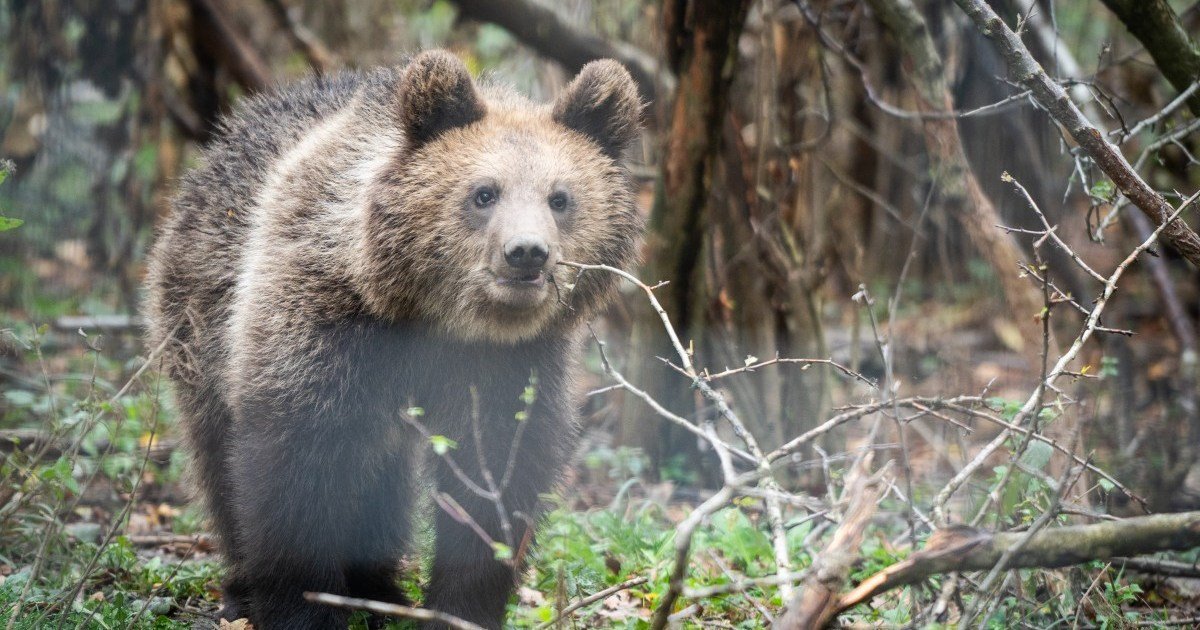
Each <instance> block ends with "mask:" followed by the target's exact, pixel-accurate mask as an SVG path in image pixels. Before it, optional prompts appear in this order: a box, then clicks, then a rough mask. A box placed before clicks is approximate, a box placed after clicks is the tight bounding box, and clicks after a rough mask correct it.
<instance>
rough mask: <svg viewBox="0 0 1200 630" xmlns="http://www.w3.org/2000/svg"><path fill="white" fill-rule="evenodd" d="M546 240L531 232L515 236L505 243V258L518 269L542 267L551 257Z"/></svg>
mask: <svg viewBox="0 0 1200 630" xmlns="http://www.w3.org/2000/svg"><path fill="white" fill-rule="evenodd" d="M549 250H550V248H549V247H547V246H546V241H544V240H542V239H541V238H539V237H537V236H533V235H531V234H522V235H520V236H514V237H512V238H511V239H509V240H508V242H507V243H505V244H504V260H505V261H506V262H508V264H509V266H510V267H515V268H517V269H540V268H542V266H544V265H545V264H546V259H547V258H549V257H550V251H549Z"/></svg>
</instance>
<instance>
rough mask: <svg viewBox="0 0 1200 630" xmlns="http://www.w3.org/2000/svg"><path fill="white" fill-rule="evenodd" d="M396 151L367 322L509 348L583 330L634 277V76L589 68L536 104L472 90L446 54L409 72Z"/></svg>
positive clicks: (371, 253) (608, 65)
mask: <svg viewBox="0 0 1200 630" xmlns="http://www.w3.org/2000/svg"><path fill="white" fill-rule="evenodd" d="M397 91H398V93H397V100H396V103H397V105H396V108H397V111H396V112H394V114H395V120H396V123H397V124H398V125H399V127H400V131H401V133H402V135H403V140H402V141H401V142H400V143H399V146H398V147H397V149H396V152H395V155H394V156H391V157H390V158H389V159H388V162H387V164H388V166H387V168H386V169H384V171H383V173H382V175H381V177H380V178H379V181H377V182H375V184H374V186H373V190H372V191H371V192H370V199H371V205H370V209H369V213H370V214H369V216H368V220H367V234H366V235H365V241H364V242H365V247H366V250H367V251H366V254H367V256H366V257H365V264H366V266H367V267H368V270H367V287H366V290H365V291H364V294H365V296H366V299H367V302H368V305H369V306H370V308H372V310H374V311H376V312H377V313H378V314H380V315H383V316H385V317H390V318H393V319H395V320H399V321H404V320H410V321H413V320H416V321H420V322H423V323H426V324H430V325H432V326H433V327H434V328H436V329H438V330H440V331H442V332H443V333H446V334H449V335H451V336H453V337H455V338H459V339H464V340H471V341H475V340H480V341H491V342H496V343H515V342H518V341H521V340H525V339H530V338H533V337H536V336H537V335H539V334H542V333H544V332H546V331H548V330H551V329H553V328H554V327H556V326H561V325H570V324H571V323H573V322H577V321H579V318H581V317H587V316H588V315H589V314H590V313H591V312H593V311H594V310H595V309H596V308H597V306H599V305H600V304H602V303H603V302H604V301H605V300H607V299H608V297H609V296H610V294H611V293H612V287H613V286H614V284H615V278H614V277H613V276H612V274H609V273H604V272H598V271H589V272H585V273H583V274H580V273H579V272H578V270H576V269H574V268H570V267H566V266H563V265H559V263H560V262H562V261H571V262H577V263H585V264H604V265H610V266H613V267H617V268H621V269H626V268H628V267H629V266H630V265H631V264H632V263H633V262H634V259H635V258H636V252H637V250H638V245H639V239H640V238H641V232H642V221H641V218H640V216H639V215H638V212H637V209H636V207H635V205H634V198H633V190H632V184H631V181H630V177H629V174H628V171H627V169H626V168H625V166H624V165H623V164H622V161H621V154H622V152H623V151H624V150H625V148H626V147H627V145H628V144H629V143H630V142H632V141H633V140H634V138H635V137H636V135H637V134H638V132H639V129H640V124H641V120H640V119H641V109H642V104H641V101H640V99H639V97H638V94H637V89H636V86H635V84H634V82H633V79H632V78H631V77H630V75H629V72H628V71H626V70H625V68H623V67H622V66H621V65H620V64H618V63H616V62H614V61H608V60H605V61H596V62H592V63H589V64H588V65H586V66H584V67H583V69H582V70H581V71H580V72H579V75H578V76H577V77H575V79H574V80H573V81H572V82H571V83H570V84H569V85H568V86H567V87H566V88H565V90H564V91H563V92H562V94H560V95H559V96H558V97H557V99H555V100H554V101H553V102H552V103H550V104H547V105H538V104H533V103H531V102H529V101H528V100H526V99H524V98H522V97H520V96H518V95H516V94H515V93H513V92H512V91H511V90H508V89H505V88H503V87H498V86H489V85H477V84H476V83H475V82H474V81H473V80H472V78H471V76H470V74H469V73H468V72H467V69H466V67H465V66H464V65H463V64H462V62H461V61H459V60H458V59H457V58H456V57H454V56H453V55H451V54H449V53H447V52H444V51H430V52H426V53H423V54H421V55H419V56H417V57H416V58H415V59H413V60H412V61H411V62H410V63H409V64H408V66H407V67H405V68H404V70H403V71H402V74H401V77H400V79H399V82H398V85H397Z"/></svg>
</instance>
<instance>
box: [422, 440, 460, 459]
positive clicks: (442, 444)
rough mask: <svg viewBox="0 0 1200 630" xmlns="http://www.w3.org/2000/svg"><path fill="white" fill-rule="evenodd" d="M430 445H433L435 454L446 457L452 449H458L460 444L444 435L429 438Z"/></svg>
mask: <svg viewBox="0 0 1200 630" xmlns="http://www.w3.org/2000/svg"><path fill="white" fill-rule="evenodd" d="M429 443H430V444H432V445H433V452H434V453H437V454H438V455H445V454H446V453H448V452H450V451H451V450H452V449H456V448H458V442H455V441H454V440H451V439H450V438H448V437H446V436H444V435H431V436H429Z"/></svg>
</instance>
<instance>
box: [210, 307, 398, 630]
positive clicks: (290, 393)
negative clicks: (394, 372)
mask: <svg viewBox="0 0 1200 630" xmlns="http://www.w3.org/2000/svg"><path fill="white" fill-rule="evenodd" d="M368 332H369V331H368ZM320 339H321V343H320V344H311V346H306V345H302V346H301V347H302V348H303V347H312V348H314V350H313V351H311V352H309V353H306V354H298V355H297V356H292V357H285V358H283V359H281V360H278V361H273V362H270V363H267V362H262V363H258V364H257V365H256V368H258V369H259V370H260V371H259V372H258V376H257V378H255V379H253V380H250V381H247V382H246V383H245V384H244V385H243V387H244V389H242V390H240V391H239V392H238V393H239V396H238V397H237V404H236V406H235V427H234V431H233V435H232V436H231V440H230V452H229V461H228V465H229V469H230V473H231V479H232V484H231V485H232V486H233V488H234V489H235V496H234V509H235V510H236V519H235V520H236V523H237V542H238V549H239V550H240V553H241V558H240V562H239V565H238V567H237V570H238V575H239V578H240V581H241V583H243V584H246V585H249V588H250V589H251V592H250V594H249V596H248V597H247V600H248V602H249V616H250V620H251V621H252V622H253V623H254V626H255V628H257V629H258V630H272V629H275V628H280V629H287V630H309V629H311V630H317V629H321V630H324V629H327V628H338V629H342V628H345V627H346V624H347V617H348V613H347V612H346V611H344V610H340V609H336V608H332V607H329V606H325V605H320V604H313V603H309V602H307V601H305V600H304V597H303V594H304V593H305V592H306V591H311V592H326V593H332V594H335V595H345V596H351V597H362V598H368V599H377V600H384V601H390V602H395V603H401V602H403V601H404V598H403V594H402V592H401V591H400V589H399V587H398V586H397V585H396V583H395V578H396V572H397V568H398V566H399V559H400V556H401V554H402V553H403V551H404V548H405V545H406V543H407V539H408V536H409V530H410V516H411V514H412V510H413V507H412V503H413V489H414V486H415V477H414V474H415V473H414V470H413V468H414V466H413V464H414V461H413V460H414V457H413V450H412V449H413V448H414V444H415V440H414V438H413V436H412V435H411V434H410V433H411V431H412V430H411V428H409V427H407V425H405V424H404V423H403V422H402V421H401V420H400V418H399V415H398V412H397V402H396V400H395V397H394V391H393V390H395V387H396V386H395V384H394V383H393V382H392V381H391V380H389V378H388V377H387V374H388V372H387V370H386V360H389V359H390V358H391V357H392V356H395V355H393V354H389V353H383V354H381V350H380V348H384V349H385V350H386V349H387V348H386V346H385V344H382V343H380V342H378V341H376V340H377V336H375V335H369V334H367V333H364V332H362V331H360V330H357V329H350V330H337V329H335V330H326V331H323V334H322V335H321V336H320ZM281 346H282V344H281ZM292 347H295V346H292ZM297 365H303V366H304V368H305V369H303V370H298V369H297V368H296V366H297ZM279 366H281V367H279ZM297 374H299V377H298V376H297ZM304 377H307V378H304Z"/></svg>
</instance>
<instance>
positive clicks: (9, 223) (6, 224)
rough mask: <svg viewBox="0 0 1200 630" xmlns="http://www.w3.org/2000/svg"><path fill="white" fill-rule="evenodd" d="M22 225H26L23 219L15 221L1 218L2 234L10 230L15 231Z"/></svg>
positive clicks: (4, 217) (0, 229) (0, 227)
mask: <svg viewBox="0 0 1200 630" xmlns="http://www.w3.org/2000/svg"><path fill="white" fill-rule="evenodd" d="M22 225H25V222H24V221H22V220H21V219H14V218H12V217H6V216H0V232H7V231H9V230H15V229H17V228H19V227H21V226H22Z"/></svg>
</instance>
